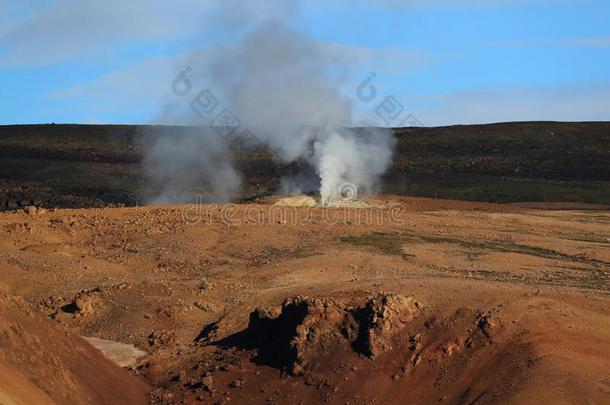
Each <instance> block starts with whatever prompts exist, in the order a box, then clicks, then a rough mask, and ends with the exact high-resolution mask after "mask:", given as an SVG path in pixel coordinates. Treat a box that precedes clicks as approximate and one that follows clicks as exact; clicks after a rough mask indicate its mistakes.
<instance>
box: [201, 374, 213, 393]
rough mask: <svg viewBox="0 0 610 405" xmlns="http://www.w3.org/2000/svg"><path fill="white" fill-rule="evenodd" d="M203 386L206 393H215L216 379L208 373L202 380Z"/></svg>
mask: <svg viewBox="0 0 610 405" xmlns="http://www.w3.org/2000/svg"><path fill="white" fill-rule="evenodd" d="M201 386H202V387H203V389H204V390H206V391H209V392H213V391H214V377H212V374H209V373H208V374H206V375H204V376H203V377H202V378H201Z"/></svg>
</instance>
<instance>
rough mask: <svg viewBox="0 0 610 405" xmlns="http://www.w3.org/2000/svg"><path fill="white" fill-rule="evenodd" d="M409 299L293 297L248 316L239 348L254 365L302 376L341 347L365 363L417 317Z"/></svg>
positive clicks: (383, 295)
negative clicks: (253, 357)
mask: <svg viewBox="0 0 610 405" xmlns="http://www.w3.org/2000/svg"><path fill="white" fill-rule="evenodd" d="M422 308H423V306H422V305H421V304H420V303H419V302H418V301H417V300H415V299H413V298H411V297H403V296H401V295H398V294H395V293H379V294H377V295H374V296H370V297H367V298H365V299H364V300H361V301H356V302H353V300H351V301H338V300H333V299H319V298H307V297H295V298H292V299H288V300H286V301H284V302H283V304H282V305H281V306H271V307H265V308H257V309H256V310H255V311H253V312H252V313H251V314H250V323H249V325H248V328H247V329H246V330H245V331H244V332H242V334H244V336H243V338H244V344H245V345H248V346H252V345H254V347H255V348H257V349H258V359H259V360H261V361H262V362H264V363H267V364H269V365H272V366H275V367H278V368H283V369H284V370H286V371H287V372H288V373H290V374H292V375H295V376H296V375H307V371H308V370H309V369H311V368H312V366H313V365H314V364H315V363H316V362H317V360H318V359H319V358H320V357H323V356H326V355H328V354H330V353H332V352H333V351H334V350H335V349H336V348H338V347H343V348H346V349H349V350H353V351H355V352H356V353H359V354H363V355H365V356H368V357H375V356H377V355H379V354H381V353H384V352H386V351H388V350H390V349H392V345H391V343H390V342H391V339H392V337H393V336H394V335H395V334H396V333H397V332H399V331H401V330H402V329H403V328H404V327H405V326H406V325H407V324H408V323H409V322H410V321H412V320H413V319H414V318H415V317H417V316H418V315H419V314H420V313H421V312H422Z"/></svg>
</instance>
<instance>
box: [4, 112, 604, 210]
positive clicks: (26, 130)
mask: <svg viewBox="0 0 610 405" xmlns="http://www.w3.org/2000/svg"><path fill="white" fill-rule="evenodd" d="M184 130H185V128H184V127H167V126H160V127H151V126H127V125H54V124H50V125H10V126H0V209H7V208H8V209H11V208H16V207H18V206H20V205H29V204H32V203H34V204H35V205H40V206H47V207H55V206H57V207H91V206H105V205H108V204H125V205H135V204H141V203H142V201H143V200H144V199H145V198H146V197H147V196H150V195H152V194H154V192H155V190H153V189H151V188H150V186H149V185H148V184H147V182H146V179H145V177H144V173H143V170H142V166H141V158H142V154H143V143H144V142H145V140H146V138H147V137H148V136H151V134H153V136H154V134H155V133H156V132H167V131H170V132H172V131H175V132H176V133H179V132H181V131H184ZM394 132H395V135H396V137H397V141H398V142H397V148H396V153H395V157H394V165H393V167H392V168H391V170H389V172H388V174H387V175H386V176H385V178H384V180H383V184H382V191H383V192H385V193H392V194H408V195H415V196H426V197H438V198H452V199H464V200H479V201H495V202H531V201H545V202H548V201H560V202H586V203H601V204H610V122H583V123H563V122H516V123H500V124H488V125H457V126H449V127H436V128H417V127H413V128H396V129H394ZM236 155H237V161H238V164H239V166H240V167H241V168H242V170H243V172H244V173H245V186H244V191H243V195H242V197H243V198H244V199H252V198H255V197H257V196H261V195H266V194H270V193H273V192H275V191H276V190H277V189H278V188H279V179H280V178H281V177H283V176H285V175H288V174H296V173H298V172H299V171H300V170H301V169H303V164H299V163H295V164H292V165H289V166H285V165H281V164H280V163H279V162H278V161H277V160H275V159H274V157H273V155H272V153H271V152H270V151H266V150H240V151H239V152H237V153H236Z"/></svg>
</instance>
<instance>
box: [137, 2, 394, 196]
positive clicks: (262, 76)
mask: <svg viewBox="0 0 610 405" xmlns="http://www.w3.org/2000/svg"><path fill="white" fill-rule="evenodd" d="M232 5H233V6H234V5H235V3H232ZM230 9H231V10H232V12H234V7H232V8H230ZM227 11H228V9H227ZM241 14H244V15H250V14H249V13H241ZM255 21H256V23H255V26H254V27H252V28H248V29H246V30H245V31H246V33H245V34H244V35H243V36H242V38H241V39H239V40H238V41H237V42H236V43H234V44H232V45H230V46H226V47H225V48H223V49H217V50H216V51H215V52H213V56H212V58H211V61H210V60H208V59H207V58H197V57H194V59H193V60H191V61H190V63H189V64H191V65H193V66H201V65H205V66H206V69H205V70H204V71H203V74H202V76H201V77H199V78H198V79H199V81H200V82H202V83H207V84H208V85H209V86H210V88H213V89H215V91H216V92H217V94H219V96H220V97H219V98H222V99H223V100H225V104H226V105H227V106H228V107H229V109H230V110H231V111H232V113H233V114H234V115H235V116H236V117H238V119H239V120H240V122H241V124H242V126H243V127H245V128H248V129H249V130H251V131H252V132H253V133H254V134H255V136H256V137H257V138H258V139H259V140H260V141H261V142H262V143H263V144H265V145H266V146H268V147H270V148H271V149H272V150H273V151H274V152H275V153H276V154H277V155H278V156H279V157H280V158H281V159H282V160H284V161H285V162H292V161H294V160H296V159H304V160H307V161H308V162H309V163H310V164H311V165H312V166H313V167H314V169H315V172H316V174H317V176H318V177H319V193H320V197H321V203H322V204H323V205H324V204H327V203H329V202H331V201H332V200H333V199H335V198H339V197H342V196H343V197H354V196H355V194H356V193H357V192H358V191H372V190H373V187H374V185H375V183H376V181H377V180H378V179H379V176H380V175H381V174H383V172H384V171H385V170H386V169H387V167H388V166H389V164H390V163H391V157H392V156H391V155H392V147H393V142H394V140H393V136H392V134H391V131H389V130H383V129H363V128H360V129H349V128H347V126H348V125H350V124H351V122H352V106H351V104H350V102H349V101H348V100H347V99H346V98H344V97H342V96H341V94H340V92H339V90H338V87H339V86H338V80H339V78H340V76H339V75H338V72H339V71H340V69H337V66H336V65H333V64H332V63H331V62H330V61H332V60H337V58H336V57H329V56H330V55H328V51H327V48H325V47H323V46H321V45H320V44H319V43H318V42H316V41H314V40H312V39H310V38H309V37H308V36H307V35H305V34H303V33H300V32H298V31H297V30H295V29H293V28H291V27H289V26H288V25H287V24H285V23H284V22H282V21H281V20H280V19H272V20H264V19H263V20H262V21H261V20H256V19H255ZM224 34H226V35H227V37H231V34H230V33H228V32H227V33H224ZM333 56H336V55H333ZM339 59H340V58H339ZM194 80H195V79H194ZM202 131H203V130H202ZM204 132H205V131H204ZM193 139H195V140H196V142H201V143H202V144H203V143H205V142H211V145H212V148H211V149H212V150H213V152H214V153H213V154H212V155H213V156H220V157H223V158H228V156H229V154H228V153H227V152H226V145H224V144H223V143H219V142H218V141H217V140H213V139H211V137H210V136H209V135H206V136H204V135H201V136H195V137H193ZM192 142H193V141H192V140H191V141H190V142H178V143H171V144H167V143H163V142H157V143H156V144H155V146H154V147H153V149H152V151H153V153H152V155H153V157H152V158H150V157H149V159H147V161H148V162H149V163H150V164H149V165H148V166H149V167H150V168H151V170H152V171H153V172H155V173H156V172H158V173H156V175H155V177H156V178H164V177H165V178H171V177H176V176H175V174H176V173H175V172H174V169H177V170H178V171H183V170H184V169H188V168H189V167H190V166H194V167H196V168H203V169H205V170H204V172H205V173H206V174H205V177H206V178H207V182H208V183H212V185H213V187H212V189H211V199H214V197H217V198H216V199H220V200H224V199H226V198H229V197H230V196H231V195H232V194H235V188H236V185H238V184H239V181H238V179H239V178H240V176H239V175H237V173H233V171H234V170H235V169H234V167H233V165H232V164H230V163H225V164H223V165H220V167H221V169H222V170H220V172H219V173H216V172H215V168H217V167H218V166H217V164H216V163H213V162H210V160H212V161H214V157H213V156H211V155H210V153H209V151H208V150H207V148H204V147H193V145H192ZM183 148H184V149H185V150H184V152H185V153H184V154H182V155H181V153H180V151H181V149H183ZM196 151H200V152H202V153H201V154H200V155H198V154H197V152H196ZM166 152H169V153H166ZM173 159H177V160H178V161H179V162H180V163H176V162H173V161H172V162H168V161H166V160H173ZM191 160H199V163H191V162H190V161H191ZM159 168H161V170H159ZM200 172H201V171H199V173H200ZM217 174H218V175H221V176H222V178H223V179H229V180H230V181H226V180H222V181H210V179H211V178H212V177H213V176H215V175H217ZM191 177H192V176H190V175H184V176H183V175H181V176H180V178H181V179H183V180H184V181H187V182H188V181H190V180H192V179H191ZM184 181H183V182H182V183H184ZM179 183H180V182H179ZM168 184H170V185H171V182H170V183H168ZM179 185H180V186H181V187H182V188H184V187H183V186H184V184H179ZM214 185H215V187H214ZM224 185H226V186H227V188H228V189H226V188H225V187H224ZM172 197H178V196H177V193H176V192H174V191H173V190H165V192H164V197H163V200H167V199H171V198H172Z"/></svg>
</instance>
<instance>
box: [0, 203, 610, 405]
mask: <svg viewBox="0 0 610 405" xmlns="http://www.w3.org/2000/svg"><path fill="white" fill-rule="evenodd" d="M378 201H379V203H380V205H381V206H383V207H384V208H382V209H379V208H362V209H353V208H350V209H320V208H307V207H278V206H274V205H272V204H273V202H274V200H269V199H268V200H261V201H259V203H258V204H244V205H237V206H232V205H225V206H172V207H140V208H104V209H74V210H70V209H58V210H53V209H52V210H40V209H38V210H36V209H30V210H29V212H24V211H14V212H7V213H3V214H1V215H0V235H1V237H0V274H1V281H2V283H3V284H4V285H5V286H6V290H7V291H8V292H7V293H6V294H7V297H10V296H21V297H23V299H24V300H25V301H21V300H19V299H15V298H6V300H11V302H12V304H11V305H13V306H14V307H15V308H19V309H14V310H10V311H8V310H7V311H4V312H1V313H0V315H1V319H0V320H1V323H0V339H1V342H2V345H1V346H0V349H1V352H2V356H0V386H1V387H2V389H1V390H0V402H2V401H3V400H2V398H3V397H2V396H1V395H4V396H8V397H9V398H10V397H11V395H12V398H13V399H14V398H26V397H23V396H22V397H20V395H26V394H23V392H26V391H27V388H28V387H30V388H31V387H36V389H37V391H35V392H34V391H33V390H30V391H28V392H29V393H30V394H31V395H32V396H30V397H29V400H30V402H37V398H45V399H48V398H51V399H52V400H54V401H56V402H57V403H62V397H61V395H59V396H58V394H57V391H58V390H59V391H61V390H62V389H65V387H64V388H62V387H59V388H58V387H57V386H56V385H53V384H48V380H47V379H40V378H39V377H36V376H38V375H40V373H43V375H54V374H53V373H52V372H50V370H52V369H53V367H54V366H52V365H51V364H48V363H45V361H41V360H38V358H39V357H41V356H42V357H44V356H56V357H57V359H58V360H56V361H57V362H61V361H64V357H65V356H66V353H72V352H73V351H74V350H76V349H75V347H76V346H75V343H69V344H68V343H65V344H62V347H63V348H62V347H56V346H49V347H48V349H46V348H45V349H40V348H38V349H36V350H34V351H33V352H32V351H31V350H30V351H28V349H27V345H26V349H23V353H31V354H27V355H26V354H23V355H11V353H13V352H14V350H17V349H13V348H14V346H15V345H16V343H15V341H14V340H12V338H11V337H10V336H11V335H10V333H9V331H10V330H12V329H11V326H10V325H12V324H13V323H15V321H14V319H13V318H11V316H24V317H26V316H27V315H19V314H20V312H19V311H25V310H26V309H27V308H30V307H29V305H33V306H34V307H35V309H27V311H33V313H35V316H39V317H41V318H42V317H47V318H48V320H45V321H44V322H43V321H40V322H39V324H40V325H41V326H40V331H39V335H38V336H39V339H40V340H41V341H44V339H46V338H47V337H48V336H51V335H52V333H63V334H65V332H63V331H69V332H71V334H70V335H69V336H70V337H69V339H75V341H78V342H82V341H80V340H78V339H77V338H75V337H74V336H76V335H81V336H86V337H96V338H101V339H107V340H112V341H117V342H121V343H127V344H133V345H135V346H136V347H137V348H138V349H140V350H143V351H145V352H146V353H147V354H146V355H145V356H143V357H140V358H139V359H138V360H137V361H136V362H135V363H133V365H132V366H131V367H129V372H130V373H131V374H133V375H134V376H137V379H136V378H135V377H134V382H133V383H130V384H127V385H128V387H131V388H128V387H126V386H124V385H120V384H116V383H112V378H116V377H108V379H109V380H108V381H109V384H111V385H112V386H114V389H115V390H116V391H117V395H120V396H121V398H129V395H132V397H131V398H132V399H127V401H135V399H133V398H143V397H146V398H148V399H149V400H151V401H152V402H153V403H181V402H185V403H194V402H197V401H202V402H204V403H246V402H247V403H278V404H295V403H306V404H316V403H321V402H329V403H340V404H344V403H345V404H371V403H376V404H386V403H388V404H392V403H395V404H403V403H448V404H455V403H464V404H473V403H476V404H483V403H497V402H502V403H519V404H523V403H555V404H560V403H595V404H603V403H608V402H609V401H610V296H609V293H610V278H609V277H610V211H608V210H607V209H606V208H604V207H601V206H588V205H562V204H555V205H546V206H545V205H540V204H538V205H535V206H533V205H530V206H523V205H518V204H515V205H511V204H505V205H498V204H489V203H475V202H457V201H449V200H433V199H422V198H411V197H397V196H383V197H379V198H378ZM568 208H569V210H568ZM8 294H10V295H8ZM12 300H15V302H13V301H12ZM7 302H8V301H7ZM24 308H25V309H24ZM38 312H39V313H38ZM11 314H12V315H11ZM11 319H12V320H11ZM51 330H52V331H53V332H50V331H51ZM58 331H62V332H58ZM34 332H35V331H34ZM34 332H32V330H31V329H30V330H28V331H27V333H28V334H31V333H34ZM7 336H8V337H7ZM52 336H55V335H52ZM7 339H8V340H7ZM51 340H52V341H56V339H51ZM14 343H15V344H14ZM78 344H79V345H83V347H85V346H84V345H85V344H84V343H78ZM31 345H33V346H37V344H36V343H32V344H31ZM9 348H10V349H9ZM20 350H21V349H20ZM82 350H85V349H82ZM86 350H89V349H86ZM96 353H97V354H96ZM96 353H94V354H95V355H98V357H99V352H96ZM94 354H92V355H91V356H93V355H94ZM24 356H25V357H24ZM27 356H30V360H31V361H24V360H23V359H24V358H27ZM62 356H64V357H62ZM43 360H44V359H43ZM66 361H67V360H66ZM83 361H88V362H89V365H90V366H94V367H95V368H97V369H99V370H106V371H105V372H106V373H107V374H108V375H115V374H114V373H119V374H116V375H120V373H123V371H122V370H120V369H119V367H118V366H116V367H114V368H113V367H110V366H111V365H110V364H107V363H106V362H105V359H101V360H100V359H97V360H96V359H89V360H83ZM70 364H74V363H70ZM76 367H77V366H76V365H73V366H65V369H66V370H72V372H74V370H78V369H77V368H76ZM78 367H80V366H78ZM6 370H19V372H20V373H21V375H22V376H23V378H22V379H21V377H20V380H19V381H21V382H19V381H17V379H16V378H15V377H13V375H14V374H13V375H12V374H11V373H10V372H7V371H6ZM41 370H42V371H41ZM37 373H38V374H37ZM66 373H67V371H66ZM81 374H82V375H81V378H83V379H86V378H87V375H86V373H85V372H83V373H81ZM48 378H51V377H48ZM70 378H71V377H68V376H66V380H65V381H66V384H68V382H67V381H74V378H72V379H70ZM60 383H61V381H60ZM143 383H145V384H143ZM16 384H17V386H16V388H15V385H16ZM19 384H21V385H19ZM73 384H75V385H74V386H77V385H78V386H80V385H79V384H81V383H78V382H74V383H73ZM82 384H85V385H86V383H82ZM82 384H81V385H82ZM138 384H142V386H138ZM146 384H148V386H150V388H147V387H146ZM19 387H22V388H21V389H22V391H23V390H25V391H23V392H21V394H20V392H16V393H15V390H17V391H19ZM23 387H26V388H23ZM101 389H102V388H99V387H95V386H94V387H90V388H88V389H82V390H80V391H78V392H79V393H82V395H89V396H90V397H91V398H93V399H91V400H90V402H92V403H104V397H103V396H102V397H97V398H94V397H95V395H99V391H100V390H101ZM128 389H131V390H132V391H130V392H131V393H130V392H128ZM149 389H150V390H152V392H151V393H150V394H148V393H147V390H149ZM91 392H93V394H92V393H91ZM96 392H97V394H95V393H96ZM30 394H28V395H30ZM35 395H38V397H36V396H35ZM75 395H78V394H75ZM81 398H85V397H81ZM117 398H118V397H117ZM26 399H27V398H26ZM83 402H87V401H86V400H83ZM117 402H118V401H117ZM8 403H11V402H8ZM14 403H20V402H19V401H15V402H14ZM38 403H41V402H38Z"/></svg>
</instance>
